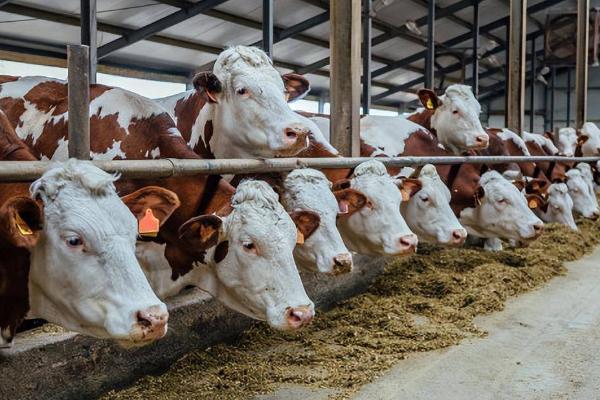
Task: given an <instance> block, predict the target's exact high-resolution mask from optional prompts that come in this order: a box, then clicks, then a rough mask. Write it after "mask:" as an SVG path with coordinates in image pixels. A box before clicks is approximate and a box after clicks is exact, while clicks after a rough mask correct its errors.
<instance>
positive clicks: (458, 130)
mask: <svg viewBox="0 0 600 400" xmlns="http://www.w3.org/2000/svg"><path fill="white" fill-rule="evenodd" d="M440 100H441V101H442V105H441V106H439V107H438V108H437V109H436V110H435V112H434V113H433V115H432V117H431V127H432V128H433V129H435V130H436V133H437V137H438V139H439V141H440V143H441V144H442V145H443V146H444V147H445V148H447V149H448V150H450V151H451V152H453V153H455V154H461V153H462V152H465V151H467V150H470V149H474V148H481V147H482V145H484V144H485V146H487V143H488V140H489V137H488V134H487V133H486V132H485V130H484V129H483V127H482V126H481V122H480V121H479V114H480V112H481V105H480V104H479V102H478V101H477V99H475V96H473V92H472V91H471V87H470V86H465V85H458V84H456V85H450V86H448V88H447V89H446V93H445V94H444V95H443V96H441V97H440ZM478 138H479V139H480V141H478Z"/></svg>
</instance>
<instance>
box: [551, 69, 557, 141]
mask: <svg viewBox="0 0 600 400" xmlns="http://www.w3.org/2000/svg"><path fill="white" fill-rule="evenodd" d="M555 86H556V68H555V67H550V130H551V131H552V132H554V89H555Z"/></svg>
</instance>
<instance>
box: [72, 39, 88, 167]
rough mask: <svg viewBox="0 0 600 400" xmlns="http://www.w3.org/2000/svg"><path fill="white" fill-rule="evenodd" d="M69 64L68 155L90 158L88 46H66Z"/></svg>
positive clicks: (84, 158) (83, 158) (81, 158)
mask: <svg viewBox="0 0 600 400" xmlns="http://www.w3.org/2000/svg"><path fill="white" fill-rule="evenodd" d="M67 63H68V65H69V89H68V97H69V146H68V147H69V157H75V158H79V159H80V160H89V159H90V117H89V114H90V72H89V65H90V64H89V48H88V47H87V46H83V45H70V46H68V47H67Z"/></svg>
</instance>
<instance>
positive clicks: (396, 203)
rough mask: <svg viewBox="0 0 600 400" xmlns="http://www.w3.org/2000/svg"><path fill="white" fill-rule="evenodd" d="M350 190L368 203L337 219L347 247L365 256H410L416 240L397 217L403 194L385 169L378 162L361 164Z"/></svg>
mask: <svg viewBox="0 0 600 400" xmlns="http://www.w3.org/2000/svg"><path fill="white" fill-rule="evenodd" d="M351 187H352V188H353V189H356V190H358V191H360V192H361V193H363V194H364V195H365V196H367V199H368V201H369V202H370V204H368V205H366V206H365V207H362V208H361V209H360V210H358V211H357V212H355V213H353V214H352V215H350V216H345V217H340V218H339V219H338V228H339V229H340V233H341V234H342V238H343V239H344V242H345V243H346V246H348V248H349V249H350V250H352V251H354V252H357V253H361V254H367V255H394V254H406V253H412V252H413V251H414V249H415V248H416V246H417V237H416V235H415V234H414V233H413V232H411V230H410V229H409V227H408V225H407V224H406V221H404V218H402V215H401V214H400V203H401V202H402V195H401V193H400V190H399V189H398V187H397V186H396V184H395V182H394V180H393V179H392V177H390V176H389V175H388V173H387V171H386V169H385V166H384V165H383V164H382V163H381V162H379V161H377V160H369V161H365V162H364V163H362V164H360V165H359V166H358V167H356V169H355V171H354V177H353V178H352V180H351Z"/></svg>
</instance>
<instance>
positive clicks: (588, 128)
mask: <svg viewBox="0 0 600 400" xmlns="http://www.w3.org/2000/svg"><path fill="white" fill-rule="evenodd" d="M581 130H582V131H583V132H584V133H587V134H588V135H592V136H597V135H600V129H598V126H597V125H596V124H594V123H593V122H586V123H585V124H583V126H582V127H581Z"/></svg>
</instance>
